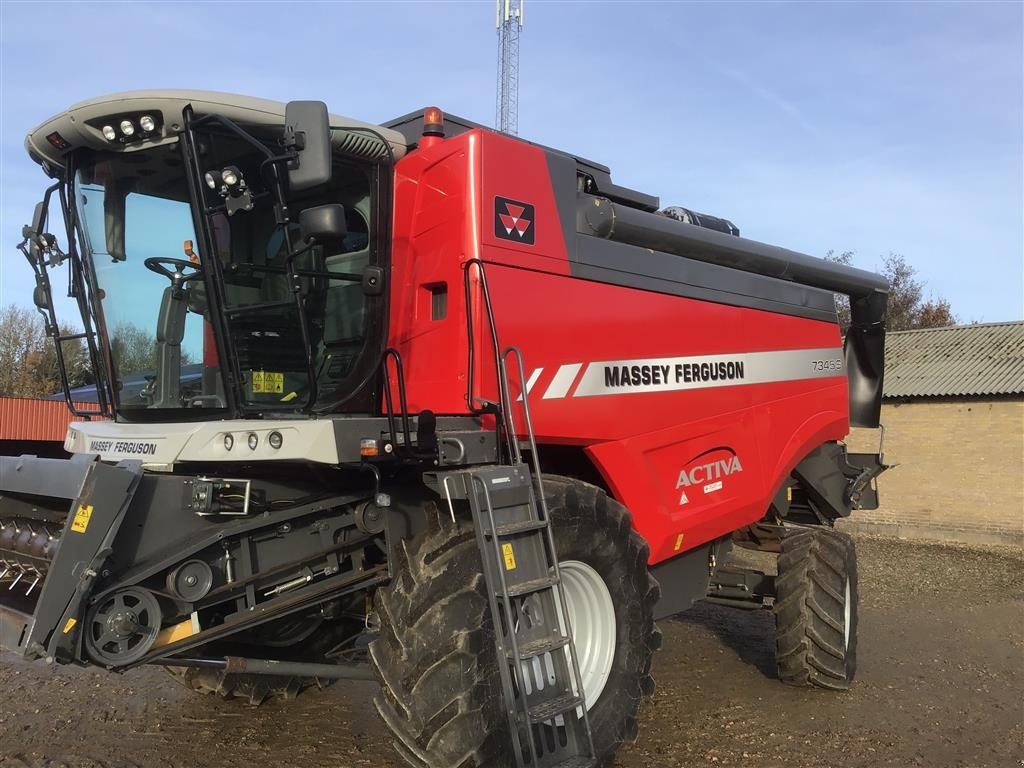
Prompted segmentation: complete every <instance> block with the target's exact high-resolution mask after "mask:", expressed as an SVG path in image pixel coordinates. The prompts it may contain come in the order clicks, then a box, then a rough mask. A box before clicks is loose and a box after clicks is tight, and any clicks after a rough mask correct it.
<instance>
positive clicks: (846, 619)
mask: <svg viewBox="0 0 1024 768" xmlns="http://www.w3.org/2000/svg"><path fill="white" fill-rule="evenodd" d="M843 602H844V605H843V650H844V651H848V650H849V649H850V615H851V614H852V612H853V611H852V608H851V606H850V580H849V579H847V580H846V598H845V600H844V601H843Z"/></svg>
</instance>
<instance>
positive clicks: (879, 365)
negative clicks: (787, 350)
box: [576, 193, 889, 428]
mask: <svg viewBox="0 0 1024 768" xmlns="http://www.w3.org/2000/svg"><path fill="white" fill-rule="evenodd" d="M576 231H577V233H579V234H581V235H590V236H592V237H600V238H604V239H606V240H613V241H615V242H618V243H625V244H628V245H636V246H640V247H642V248H650V249H652V250H655V251H662V252H664V253H672V254H675V255H677V256H685V257H687V258H691V259H696V260H698V261H704V262H708V263H711V264H718V265H720V266H723V267H730V268H732V269H739V270H743V271H745V272H754V273H757V274H761V275H766V276H768V277H774V278H777V279H780V280H787V281H791V282H794V283H799V284H802V285H807V286H810V287H813V288H823V289H825V290H827V291H834V292H835V293H841V294H845V295H847V296H849V297H850V315H851V323H850V328H849V331H848V332H847V335H846V340H845V344H844V353H845V357H846V368H847V371H848V375H849V382H850V423H851V424H852V425H853V426H857V427H869V428H875V427H878V426H879V418H880V413H881V408H882V374H883V371H884V367H885V359H884V358H885V310H886V304H887V301H888V297H889V283H888V281H887V280H886V279H885V278H884V277H882V276H881V275H877V274H875V273H873V272H866V271H864V270H862V269H857V268H856V267H848V266H846V265H845V264H835V263H832V262H828V261H823V260H822V259H816V258H814V257H813V256H807V255H806V254H802V253H797V252H796V251H790V250H788V249H786V248H779V247H777V246H774V245H767V244H766V243H760V242H757V241H756V240H748V239H746V238H743V237H738V236H735V235H731V234H726V233H724V232H718V231H715V230H714V229H710V228H707V227H700V226H697V225H695V224H688V223H686V222H684V221H680V220H679V219H677V218H674V217H671V216H666V215H661V214H657V213H649V212H647V211H644V210H640V209H638V208H633V207H630V206H627V205H622V204H621V203H616V202H613V201H611V200H609V199H608V198H606V197H599V196H596V195H588V194H584V193H581V194H580V195H579V196H578V198H577V206H576Z"/></svg>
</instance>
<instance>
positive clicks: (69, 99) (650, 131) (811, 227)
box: [0, 0, 1024, 322]
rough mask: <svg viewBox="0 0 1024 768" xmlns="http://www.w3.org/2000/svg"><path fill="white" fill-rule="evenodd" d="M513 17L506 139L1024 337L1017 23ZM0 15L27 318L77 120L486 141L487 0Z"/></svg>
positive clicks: (973, 10) (10, 267)
mask: <svg viewBox="0 0 1024 768" xmlns="http://www.w3.org/2000/svg"><path fill="white" fill-rule="evenodd" d="M526 2H527V5H526V15H525V20H526V27H525V29H524V30H523V35H522V41H521V64H520V92H519V104H520V107H519V129H520V130H519V132H520V135H521V136H523V137H524V138H529V139H532V140H535V141H539V142H541V143H545V144H549V145H551V146H555V147H558V148H561V149H566V150H569V151H572V152H574V153H576V154H580V155H583V156H585V157H589V158H591V159H594V160H597V161H599V162H602V163H605V164H606V165H609V166H611V168H612V177H613V179H614V180H615V181H616V182H618V183H619V184H624V185H627V186H632V187H635V188H638V189H641V190H643V191H645V192H650V193H654V194H658V195H660V197H661V199H662V203H663V205H668V204H680V205H685V206H687V207H692V208H694V209H696V210H698V211H704V212H707V213H713V214H716V215H721V216H725V217H727V218H730V219H731V220H732V221H734V222H735V223H736V224H737V225H738V226H739V227H740V229H741V231H742V233H743V234H744V235H745V236H748V237H752V238H754V239H758V240H763V241H766V242H769V243H772V244H776V245H782V246H786V247H789V248H794V249H796V250H800V251H804V252H806V253H811V254H814V255H824V254H825V253H826V252H827V251H828V250H829V249H835V250H837V251H844V250H853V251H855V252H856V254H857V255H856V258H855V262H856V263H857V264H858V265H859V266H863V267H867V268H871V269H874V268H877V267H878V265H879V257H880V256H881V255H884V254H887V253H889V252H890V251H893V252H898V253H902V254H904V255H905V256H906V257H907V259H908V260H909V261H910V262H911V263H912V264H914V265H915V266H916V267H917V268H918V270H919V272H920V276H921V277H922V278H923V279H924V280H926V281H927V284H928V289H929V290H930V291H931V292H932V293H934V294H935V295H939V296H944V297H946V298H948V299H949V300H950V301H951V302H952V305H953V309H954V311H955V312H956V313H957V314H958V316H959V317H960V319H961V320H963V321H972V320H976V321H985V322H991V321H999V320H1010V319H1020V318H1021V317H1022V316H1024V308H1022V291H1024V275H1022V261H1024V257H1022V253H1024V232H1022V230H1024V222H1022V218H1024V213H1022V211H1024V196H1022V194H1024V193H1022V188H1024V180H1022V172H1024V170H1022V169H1024V151H1022V135H1024V126H1022V114H1024V106H1022V92H1024V84H1022V61H1024V53H1022V26H1024V19H1022V4H1020V3H981V2H973V3H965V4H958V3H922V2H915V3H902V4H883V3H870V4H854V3H841V4H839V3H836V4H831V3H824V2H823V3H799V4H773V3H756V4H746V3H714V4H698V3H668V2H662V3H638V2H630V3H625V2H604V3H599V2H591V3H569V2H542V0H526ZM0 13H2V18H0V30H2V31H0V48H2V52H0V65H2V69H0V85H2V94H0V151H2V157H0V173H2V179H0V187H2V189H0V192H2V199H0V246H2V247H0V304H3V303H7V302H9V301H15V302H17V303H20V304H26V305H27V304H29V303H30V301H31V298H30V297H31V285H32V281H31V274H30V272H29V270H28V267H27V265H25V264H24V261H23V259H22V257H21V255H20V254H19V253H18V252H17V251H16V250H15V249H14V248H13V245H14V243H15V242H16V241H17V240H18V239H19V235H20V228H21V225H22V224H24V223H25V222H26V221H28V219H29V217H30V214H31V210H32V206H33V204H34V202H35V201H36V200H37V199H38V198H39V195H40V193H41V192H42V189H43V182H44V178H43V176H42V174H41V173H40V172H39V171H38V169H37V168H36V167H35V166H34V165H33V164H32V163H31V162H30V161H29V160H28V158H27V156H26V155H25V153H24V151H23V149H22V141H23V138H24V135H25V133H26V132H27V131H28V130H29V129H30V128H31V127H33V126H35V125H36V124H38V123H39V122H41V121H42V120H43V119H45V118H46V117H48V116H49V115H50V114H52V113H54V112H57V111H59V110H61V109H63V108H64V107H66V106H68V105H70V104H71V103H73V102H75V101H79V100H82V99H86V98H89V97H91V96H95V95H99V94H102V93H108V92H113V91H121V90H131V89H137V88H153V87H183V88H188V87H191V88H200V89H206V90H225V91H234V92H238V93H246V94H250V95H254V96H262V97H267V98H273V99H279V100H282V101H286V100H288V99H293V98H306V99H322V100H324V101H326V102H327V103H328V105H329V107H330V108H331V111H333V112H335V113H338V114H345V115H349V116H352V117H355V118H359V119H363V120H369V121H381V122H382V121H384V120H387V119H388V118H391V117H395V116H398V115H401V114H404V113H406V112H409V111H411V110H413V109H415V108H417V107H421V106H424V105H427V104H437V105H439V106H441V107H442V108H443V109H445V110H447V111H449V112H452V113H455V114H461V115H464V116H466V117H469V118H472V119H474V120H477V121H480V122H484V123H488V124H490V123H492V121H493V119H494V90H495V73H496V53H497V43H496V39H495V32H494V6H493V4H492V3H491V2H489V1H488V0H482V2H469V3H443V2H429V3H427V2H409V3H385V2H376V3H312V2H306V3H301V2H293V3H284V4H279V3H258V2H251V1H250V2H245V3H227V2H225V3H189V2H181V1H179V2H174V3H168V4H164V3H145V2H137V3H131V4H121V3H99V2H93V3H47V4H44V3H39V2H33V3H17V2H11V0H4V1H3V2H2V3H0ZM40 25H41V26H40ZM42 30H50V31H52V32H53V35H54V36H53V37H52V38H50V39H46V38H45V37H44V36H45V34H46V33H45V32H44V31H42ZM174 255H176V254H174Z"/></svg>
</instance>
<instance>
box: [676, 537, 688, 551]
mask: <svg viewBox="0 0 1024 768" xmlns="http://www.w3.org/2000/svg"><path fill="white" fill-rule="evenodd" d="M685 536H686V534H685V533H680V534H679V535H678V536H676V546H675V550H676V552H678V551H679V550H680V549H682V547H683V538H685Z"/></svg>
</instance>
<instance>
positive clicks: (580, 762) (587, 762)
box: [551, 757, 597, 768]
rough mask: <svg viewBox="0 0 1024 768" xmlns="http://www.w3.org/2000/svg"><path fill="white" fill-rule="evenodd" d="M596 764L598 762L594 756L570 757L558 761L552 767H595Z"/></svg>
mask: <svg viewBox="0 0 1024 768" xmlns="http://www.w3.org/2000/svg"><path fill="white" fill-rule="evenodd" d="M595 765H597V762H596V761H595V760H594V758H592V757H570V758H569V759H568V760H563V761H562V762H560V763H556V764H555V765H553V766H552V767H551V768H594V766H595Z"/></svg>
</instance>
